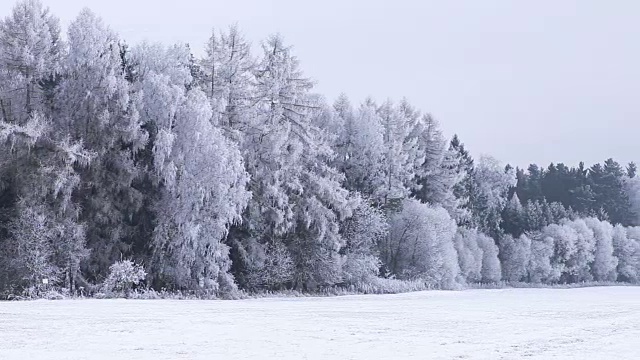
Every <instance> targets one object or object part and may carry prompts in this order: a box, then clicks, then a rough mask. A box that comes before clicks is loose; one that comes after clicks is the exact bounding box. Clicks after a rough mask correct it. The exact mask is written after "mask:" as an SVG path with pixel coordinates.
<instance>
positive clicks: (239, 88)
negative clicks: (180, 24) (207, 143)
mask: <svg viewBox="0 0 640 360" xmlns="http://www.w3.org/2000/svg"><path fill="white" fill-rule="evenodd" d="M205 51H206V54H205V56H204V58H203V59H201V60H200V67H201V69H202V77H201V78H200V79H197V80H198V81H199V83H200V85H201V87H202V89H203V90H204V92H205V93H206V94H207V97H208V98H209V99H210V101H211V105H212V108H213V121H214V123H215V124H218V125H220V126H221V127H223V128H224V129H226V130H227V134H228V135H229V136H230V137H232V138H234V139H235V140H239V141H240V140H242V136H241V135H242V132H246V131H250V128H248V126H250V125H251V124H250V122H249V121H250V120H251V117H252V116H253V114H252V110H253V107H252V105H253V104H254V102H255V99H254V93H253V85H254V82H255V78H254V75H255V74H254V71H255V67H256V63H255V60H254V58H253V56H252V54H251V44H249V43H248V42H247V40H246V39H245V38H244V35H243V34H242V33H241V31H240V30H239V28H238V26H237V25H233V26H230V27H229V29H228V30H227V31H226V32H221V33H220V34H216V32H215V30H214V31H212V34H211V37H210V38H209V41H208V42H207V44H206V47H205Z"/></svg>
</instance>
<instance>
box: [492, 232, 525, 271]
mask: <svg viewBox="0 0 640 360" xmlns="http://www.w3.org/2000/svg"><path fill="white" fill-rule="evenodd" d="M500 258H501V259H502V261H501V264H502V278H503V279H504V280H506V281H515V282H519V281H525V280H526V277H527V267H528V266H529V261H530V260H531V239H529V237H528V236H527V235H525V234H522V235H520V236H519V237H517V238H514V237H513V236H511V235H505V236H503V237H502V238H501V239H500Z"/></svg>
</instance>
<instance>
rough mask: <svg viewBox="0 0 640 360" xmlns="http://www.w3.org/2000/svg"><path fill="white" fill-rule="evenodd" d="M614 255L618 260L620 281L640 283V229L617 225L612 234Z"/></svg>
mask: <svg viewBox="0 0 640 360" xmlns="http://www.w3.org/2000/svg"><path fill="white" fill-rule="evenodd" d="M612 235H613V236H612V242H613V254H614V256H615V257H616V259H618V266H617V272H618V280H620V281H628V282H632V283H638V282H639V281H640V228H638V227H630V228H626V229H625V228H623V227H622V226H621V225H616V226H615V227H614V228H613V234H612Z"/></svg>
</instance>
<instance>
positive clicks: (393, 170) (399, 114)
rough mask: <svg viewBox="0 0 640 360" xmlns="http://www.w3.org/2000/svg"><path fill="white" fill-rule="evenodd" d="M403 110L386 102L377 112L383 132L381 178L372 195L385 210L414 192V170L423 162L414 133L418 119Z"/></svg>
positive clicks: (415, 172) (418, 124) (417, 139)
mask: <svg viewBox="0 0 640 360" xmlns="http://www.w3.org/2000/svg"><path fill="white" fill-rule="evenodd" d="M406 109H407V106H405V107H404V108H403V107H398V106H395V105H394V104H393V103H392V102H391V101H386V102H385V103H384V104H383V105H382V106H380V107H379V108H378V111H377V113H378V116H379V117H380V121H381V124H382V127H383V129H384V130H383V139H384V147H383V149H384V150H383V166H382V172H383V174H384V176H383V177H382V184H381V185H382V186H380V187H379V188H378V189H377V191H376V193H375V194H374V195H375V196H376V197H377V198H378V199H380V200H381V202H382V204H384V205H385V206H393V205H394V204H396V203H398V202H399V201H402V200H403V199H405V198H407V197H408V196H409V195H410V194H411V191H412V190H415V189H417V187H418V185H417V183H416V175H417V169H418V166H419V165H420V164H421V163H422V162H423V161H424V155H423V154H421V152H420V144H419V138H418V137H417V136H416V135H417V134H416V131H415V128H416V127H417V126H420V122H419V119H418V118H416V117H415V116H411V115H412V113H411V112H408V111H406ZM403 110H405V111H403Z"/></svg>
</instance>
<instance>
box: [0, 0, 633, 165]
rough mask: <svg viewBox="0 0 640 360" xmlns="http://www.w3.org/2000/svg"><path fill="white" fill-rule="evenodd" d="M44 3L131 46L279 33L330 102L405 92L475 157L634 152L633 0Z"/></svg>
mask: <svg viewBox="0 0 640 360" xmlns="http://www.w3.org/2000/svg"><path fill="white" fill-rule="evenodd" d="M42 1H43V2H44V3H45V4H46V5H48V6H49V7H50V8H51V10H52V12H53V13H54V14H56V15H57V16H58V17H60V18H61V20H62V23H63V25H65V24H67V23H68V22H69V21H70V20H71V19H73V18H74V17H75V16H76V15H77V13H78V12H79V11H80V9H81V8H82V7H89V8H91V9H92V10H94V11H95V12H96V13H98V14H99V15H101V16H102V17H103V18H104V19H105V21H106V22H107V23H108V24H110V26H111V27H112V28H113V29H115V30H116V31H118V32H119V33H120V34H121V36H122V37H123V38H124V39H126V40H127V41H128V42H130V43H135V42H138V41H140V40H143V39H148V40H155V41H162V42H166V43H172V42H188V43H190V44H191V46H192V48H194V50H196V51H200V50H201V48H202V44H203V43H204V42H205V41H206V39H207V37H208V36H209V34H210V29H211V28H212V27H214V26H215V27H218V28H220V27H227V26H228V25H230V24H232V23H235V22H237V23H239V25H240V27H241V28H242V30H243V32H244V33H245V35H246V36H247V38H248V39H250V40H251V41H252V42H253V43H254V44H258V43H259V41H260V40H261V39H263V38H265V37H266V36H267V35H268V34H270V33H274V32H280V33H281V34H282V35H283V36H284V38H285V40H286V41H287V42H288V43H290V44H292V45H294V49H295V54H296V55H297V56H298V57H299V58H300V60H301V62H302V67H303V69H304V70H305V73H306V74H307V75H308V76H309V77H311V78H313V79H314V80H317V82H318V86H317V91H318V92H320V93H322V94H324V95H325V96H327V98H328V99H331V100H333V99H335V97H337V95H338V94H339V93H340V92H345V93H346V94H347V95H349V97H350V98H351V99H352V102H354V103H357V102H359V101H361V100H362V99H364V98H365V97H366V96H368V95H371V96H373V97H374V98H376V99H377V100H379V101H382V100H384V99H386V98H387V97H390V98H392V99H400V98H402V97H403V96H406V97H407V98H408V99H409V100H410V101H411V102H412V103H413V104H414V105H415V106H416V107H418V108H420V109H422V110H424V111H428V112H430V113H432V114H433V115H434V116H435V117H436V118H437V119H438V120H439V121H440V122H441V123H442V126H443V129H444V130H445V133H446V134H447V135H448V136H450V135H453V133H458V134H459V135H460V137H461V139H462V141H463V142H464V143H465V144H466V145H467V147H468V148H469V149H470V150H471V151H472V153H473V154H475V155H478V154H480V153H486V154H491V155H494V156H495V157H497V158H499V159H500V160H502V161H504V162H510V163H512V164H515V165H520V166H526V165H527V164H528V163H530V162H535V163H541V164H543V165H546V164H548V163H549V162H551V161H554V162H565V163H567V164H570V165H573V164H576V163H577V162H578V161H580V160H584V161H585V162H587V163H588V164H590V163H593V162H598V161H602V160H604V159H605V158H607V157H614V158H615V159H616V160H619V161H620V162H627V161H631V160H640V142H638V141H636V139H637V137H638V134H639V133H640V108H639V106H638V105H640V101H638V100H640V99H639V95H640V21H639V20H638V19H640V2H638V1H634V0H627V1H625V0H618V1H599V0H592V1H591V0H562V1H557V0H542V1H540V0H539V1H528V2H524V1H506V0H504V1H498V0H483V1H477V0H466V1H463V0H451V1H432V0H395V1H383V0H351V1H348V0H322V1H314V2H309V1H299V0H298V1H295V0H271V1H266V0H233V1H230V0H227V1H218V0H179V1H178V0H172V1H167V0H155V1H154V0H108V1H97V0H93V1H92V0H42ZM13 4H14V2H13V1H12V0H0V16H3V17H4V16H6V15H7V14H9V12H10V9H11V7H12V6H13Z"/></svg>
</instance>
